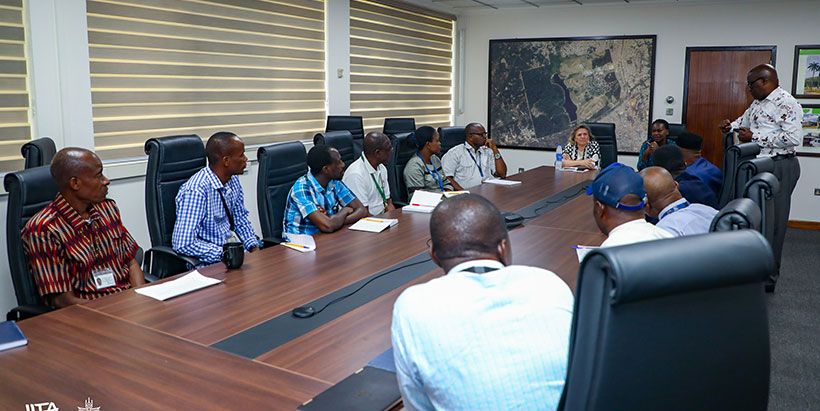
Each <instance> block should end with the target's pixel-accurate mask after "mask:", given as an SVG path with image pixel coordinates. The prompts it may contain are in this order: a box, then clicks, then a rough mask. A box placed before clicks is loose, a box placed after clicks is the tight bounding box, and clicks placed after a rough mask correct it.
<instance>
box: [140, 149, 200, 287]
mask: <svg viewBox="0 0 820 411" xmlns="http://www.w3.org/2000/svg"><path fill="white" fill-rule="evenodd" d="M145 154H148V168H147V172H146V175H145V214H146V217H147V218H148V234H150V236H151V249H150V250H148V251H146V252H145V265H144V266H145V267H147V268H148V269H149V271H150V272H151V274H152V275H154V276H156V277H157V278H164V277H167V276H169V275H174V274H179V273H181V272H183V271H185V270H186V269H187V266H186V264H190V265H192V266H196V265H198V264H200V261H199V260H198V259H197V258H194V257H191V256H185V255H181V254H179V253H177V252H176V251H174V249H173V245H172V243H171V238H172V236H173V232H174V223H176V219H177V207H176V196H177V192H179V188H180V187H181V186H182V184H184V183H185V182H186V181H188V179H189V178H191V176H193V175H194V174H196V173H197V172H198V171H199V170H201V169H202V168H203V167H205V145H204V144H203V143H202V139H200V138H199V136H197V135H195V134H190V135H182V136H169V137H157V138H152V139H149V140H148V141H146V142H145Z"/></svg>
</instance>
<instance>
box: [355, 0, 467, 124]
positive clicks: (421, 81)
mask: <svg viewBox="0 0 820 411" xmlns="http://www.w3.org/2000/svg"><path fill="white" fill-rule="evenodd" d="M452 49H453V21H452V20H450V19H446V18H442V17H439V16H435V15H432V14H425V13H422V12H420V11H417V10H414V11H410V10H409V9H404V8H401V7H400V6H399V5H398V4H397V3H396V2H378V1H367V0H351V1H350V111H351V114H352V115H355V116H362V117H363V118H364V128H365V129H366V130H368V131H370V130H381V128H382V126H383V124H384V119H385V118H386V117H413V118H415V119H416V126H422V125H431V126H435V127H438V126H448V125H450V124H451V121H452V101H453V92H452V90H453V88H452V77H453V52H452Z"/></svg>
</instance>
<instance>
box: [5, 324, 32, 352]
mask: <svg viewBox="0 0 820 411" xmlns="http://www.w3.org/2000/svg"><path fill="white" fill-rule="evenodd" d="M26 344H28V339H26V336H25V335H23V332H22V331H20V328H18V327H17V323H15V322H14V321H4V322H1V323H0V351H4V350H9V349H12V348H15V347H20V346H23V345H26Z"/></svg>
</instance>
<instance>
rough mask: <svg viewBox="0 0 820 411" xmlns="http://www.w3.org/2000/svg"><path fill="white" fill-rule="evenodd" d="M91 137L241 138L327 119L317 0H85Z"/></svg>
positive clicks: (267, 136) (122, 148)
mask: <svg viewBox="0 0 820 411" xmlns="http://www.w3.org/2000/svg"><path fill="white" fill-rule="evenodd" d="M87 9H88V44H89V57H90V64H91V93H92V103H93V110H94V142H95V146H96V147H95V148H96V151H97V153H98V154H99V155H100V157H101V158H102V159H103V160H112V159H125V158H134V157H142V156H144V155H145V154H144V152H143V144H144V142H145V141H146V140H147V139H149V138H151V137H158V136H167V135H174V134H189V133H195V134H198V135H199V136H200V137H202V138H203V139H206V138H208V137H209V136H210V135H211V134H213V133H215V132H217V131H231V132H234V133H236V134H237V135H238V136H240V137H241V138H242V139H243V140H244V142H245V144H246V145H253V144H264V143H270V142H276V141H286V140H296V139H304V138H311V137H312V136H313V134H314V133H316V132H317V131H321V130H323V129H324V126H325V68H324V67H325V63H324V61H325V51H324V47H325V46H324V3H323V1H321V0H187V1H184V0H88V1H87Z"/></svg>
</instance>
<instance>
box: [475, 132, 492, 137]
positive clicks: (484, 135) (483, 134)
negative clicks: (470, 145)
mask: <svg viewBox="0 0 820 411" xmlns="http://www.w3.org/2000/svg"><path fill="white" fill-rule="evenodd" d="M470 135H471V136H481V137H487V136H488V135H489V134H488V133H487V132H486V131H485V132H483V133H470Z"/></svg>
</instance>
